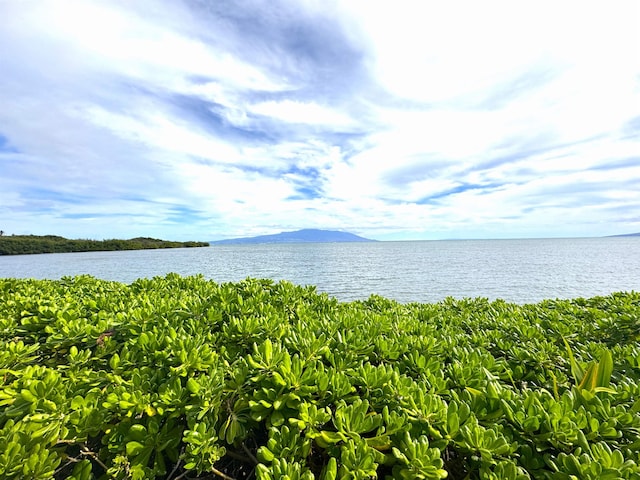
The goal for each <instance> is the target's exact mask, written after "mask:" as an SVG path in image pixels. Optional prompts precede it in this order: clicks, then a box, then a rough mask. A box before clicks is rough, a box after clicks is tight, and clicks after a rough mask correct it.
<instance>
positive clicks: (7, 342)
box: [0, 274, 640, 480]
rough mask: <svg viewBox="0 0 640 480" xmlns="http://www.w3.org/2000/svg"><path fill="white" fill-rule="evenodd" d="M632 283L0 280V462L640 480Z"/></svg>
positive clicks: (43, 471)
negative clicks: (440, 289)
mask: <svg viewBox="0 0 640 480" xmlns="http://www.w3.org/2000/svg"><path fill="white" fill-rule="evenodd" d="M638 340H640V294H638V293H634V292H630V293H616V294H613V295H610V296H606V297H596V298H591V299H578V300H573V301H561V300H556V301H544V302H541V303H539V304H535V305H524V306H519V305H513V304H509V303H505V302H503V301H494V302H489V301H488V300H485V299H464V300H454V299H451V298H448V299H446V300H444V301H442V302H440V303H437V304H417V303H414V304H406V305H404V304H399V303H396V302H393V301H390V300H387V299H385V298H382V297H378V296H372V297H370V298H369V299H368V300H366V301H357V302H350V303H340V302H338V301H337V300H335V299H333V298H331V297H329V296H327V295H326V294H318V293H317V292H316V291H315V289H314V288H313V287H299V286H294V285H292V284H290V283H286V282H280V283H274V282H272V281H270V280H254V279H247V280H245V281H242V282H238V283H225V284H217V283H214V282H212V281H207V280H205V279H204V278H202V277H180V276H178V275H175V274H170V275H168V276H166V277H157V278H154V279H140V280H137V281H135V282H133V283H132V284H130V285H125V284H121V283H116V282H107V281H101V280H96V279H94V278H92V277H89V276H79V277H73V278H72V277H65V278H62V279H61V280H58V281H48V280H17V279H3V280H0V375H1V376H2V378H3V383H2V386H1V387H0V477H1V478H30V479H45V478H56V479H62V478H70V479H75V480H80V479H82V480H88V479H93V478H95V479H99V478H116V479H125V478H131V479H143V478H145V479H146V478H149V479H153V478H157V479H172V480H178V479H185V478H191V479H195V478H209V479H213V478H223V479H230V478H231V479H244V478H257V479H258V480H272V479H273V480H275V479H289V480H298V479H299V480H311V479H314V478H315V479H322V480H332V479H340V480H351V479H353V480H356V479H360V480H364V479H375V478H378V479H399V480H400V479H434V480H435V479H441V478H449V479H487V480H494V479H495V480H498V479H514V480H524V479H553V480H555V479H558V480H573V479H583V480H584V479H593V480H596V479H637V478H640V344H639V342H638Z"/></svg>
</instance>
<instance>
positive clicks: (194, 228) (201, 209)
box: [0, 0, 640, 240]
mask: <svg viewBox="0 0 640 480" xmlns="http://www.w3.org/2000/svg"><path fill="white" fill-rule="evenodd" d="M639 15H640V6H638V5H637V3H636V2H635V1H633V0H629V1H620V2H615V3H612V4H607V5H604V4H602V5H600V4H597V3H595V2H573V1H569V2H563V3H561V4H558V3H557V2H553V3H552V2H546V1H543V2H536V3H534V4H531V5H527V6H523V5H521V4H518V5H516V4H514V3H513V2H506V1H505V2H502V1H499V2H490V3H489V4H486V3H485V4H482V5H480V4H478V5H475V4H473V3H469V2H463V3H459V2H452V3H447V4H437V5H436V4H425V3H424V2H417V1H410V0H401V1H399V2H396V3H393V4H391V3H385V2H365V1H354V2H335V1H330V2H316V1H304V2H297V1H291V0H276V1H271V2H266V1H264V0H246V1H240V2H226V1H224V2H209V1H202V0H182V1H164V0H162V1H157V0H154V1H151V0H140V1H137V2H124V1H119V0H116V1H106V0H95V1H92V2H85V1H80V0H66V1H64V2H62V1H61V0H42V1H39V2H30V1H27V2H0V44H2V45H5V46H7V48H3V49H0V71H2V72H3V73H2V75H1V76H0V220H1V222H2V229H3V230H4V231H5V232H13V233H36V234H44V233H56V234H61V235H67V236H73V237H94V238H114V237H133V236H138V235H145V236H157V237H162V238H169V239H189V238H193V239H204V240H210V239H217V238H223V237H227V236H239V235H253V234H268V233H274V232H277V231H281V230H287V229H295V228H304V227H319V228H332V229H345V230H349V231H352V232H354V233H358V234H362V235H364V236H369V237H373V238H379V239H402V238H450V237H510V236H512V237H513V236H562V235H604V234H614V233H623V232H630V231H639V230H640V220H639V218H638V215H637V211H638V209H639V207H640V189H638V187H637V185H640V154H639V153H638V152H639V151H640V140H639V139H640V121H639V119H640V107H639V106H638V105H640V64H638V62H637V60H636V59H637V58H638V55H639V54H640V51H639V48H640V47H639V45H638V43H637V33H636V30H637V25H636V23H637V18H638V16H639Z"/></svg>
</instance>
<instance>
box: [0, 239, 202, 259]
mask: <svg viewBox="0 0 640 480" xmlns="http://www.w3.org/2000/svg"><path fill="white" fill-rule="evenodd" d="M208 246H209V243H208V242H169V241H166V240H158V239H155V238H147V237H138V238H132V239H130V240H116V239H114V240H69V239H67V238H64V237H58V236H56V235H43V236H38V235H10V236H5V235H0V255H22V254H27V253H63V252H97V251H110V250H145V249H153V248H179V247H208Z"/></svg>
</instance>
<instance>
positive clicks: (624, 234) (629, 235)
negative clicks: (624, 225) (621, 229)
mask: <svg viewBox="0 0 640 480" xmlns="http://www.w3.org/2000/svg"><path fill="white" fill-rule="evenodd" d="M611 236H612V237H640V232H638V233H623V234H622V235H611Z"/></svg>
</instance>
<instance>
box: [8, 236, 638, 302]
mask: <svg viewBox="0 0 640 480" xmlns="http://www.w3.org/2000/svg"><path fill="white" fill-rule="evenodd" d="M169 272H176V273H179V274H181V275H195V274H202V275H204V276H205V277H206V278H209V279H212V280H215V281H217V282H227V281H238V280H242V279H245V278H247V277H256V278H271V279H274V280H288V281H291V282H293V283H296V284H299V285H315V286H316V287H317V289H318V291H320V292H327V293H328V294H330V295H332V296H334V297H336V298H338V299H339V300H343V301H349V300H357V299H366V298H368V297H369V296H370V295H372V294H377V295H381V296H384V297H387V298H390V299H394V300H397V301H400V302H437V301H440V300H442V299H444V298H445V297H449V296H450V297H455V298H465V297H485V298H489V299H491V300H493V299H498V298H501V299H504V300H506V301H509V302H514V303H531V302H538V301H540V300H544V299H555V298H576V297H591V296H595V295H607V294H609V293H612V292H615V291H630V290H635V291H640V237H608V238H567V239H530V240H520V239H519V240H442V241H411V242H374V243H299V244H265V245H215V246H211V247H209V248H185V249H166V250H138V251H123V252H83V253H61V254H43V255H20V256H0V277H4V278H6V277H14V278H39V279H45V278H47V279H59V278H60V277H62V276H72V275H79V274H89V275H92V276H94V277H97V278H102V279H107V280H116V281H120V282H125V283H130V282H132V281H134V280H135V279H137V278H141V277H147V278H151V277H155V276H164V275H166V274H167V273H169Z"/></svg>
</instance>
